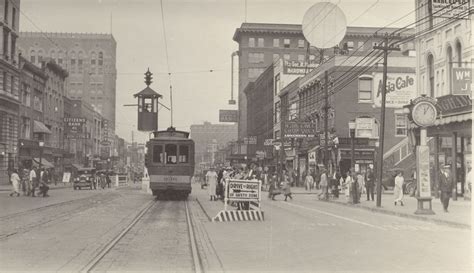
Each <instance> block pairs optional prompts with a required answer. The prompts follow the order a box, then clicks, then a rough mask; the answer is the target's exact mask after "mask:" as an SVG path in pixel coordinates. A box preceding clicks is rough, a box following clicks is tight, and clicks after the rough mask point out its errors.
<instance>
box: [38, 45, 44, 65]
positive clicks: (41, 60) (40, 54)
mask: <svg viewBox="0 0 474 273" xmlns="http://www.w3.org/2000/svg"><path fill="white" fill-rule="evenodd" d="M43 54H44V53H43V50H42V49H40V50H38V64H39V65H41V63H42V62H43Z"/></svg>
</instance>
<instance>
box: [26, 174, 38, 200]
mask: <svg viewBox="0 0 474 273" xmlns="http://www.w3.org/2000/svg"><path fill="white" fill-rule="evenodd" d="M36 170H37V169H36V167H33V168H32V169H31V171H30V174H29V179H28V196H30V195H31V197H35V189H36V177H37V175H36Z"/></svg>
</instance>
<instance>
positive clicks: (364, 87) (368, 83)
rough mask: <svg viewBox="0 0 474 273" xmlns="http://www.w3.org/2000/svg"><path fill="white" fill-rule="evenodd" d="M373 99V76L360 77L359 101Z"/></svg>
mask: <svg viewBox="0 0 474 273" xmlns="http://www.w3.org/2000/svg"><path fill="white" fill-rule="evenodd" d="M371 101H372V77H367V76H365V77H360V78H359V102H371Z"/></svg>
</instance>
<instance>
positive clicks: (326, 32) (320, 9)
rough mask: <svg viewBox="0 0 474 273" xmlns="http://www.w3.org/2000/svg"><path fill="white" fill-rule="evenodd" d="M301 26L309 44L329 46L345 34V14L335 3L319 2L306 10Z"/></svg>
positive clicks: (340, 39) (334, 44) (318, 46)
mask: <svg viewBox="0 0 474 273" xmlns="http://www.w3.org/2000/svg"><path fill="white" fill-rule="evenodd" d="M302 28H303V35H304V37H305V38H306V40H307V41H308V42H309V43H310V45H312V46H315V47H317V48H321V49H323V48H331V47H334V46H336V45H338V44H339V43H340V42H341V41H342V39H343V38H344V36H345V35H346V29H347V22H346V16H345V15H344V13H343V12H342V10H341V9H340V8H339V7H338V6H337V5H334V4H332V3H330V2H320V3H317V4H314V5H313V6H312V7H311V8H309V9H308V10H307V11H306V13H305V15H304V17H303V26H302Z"/></svg>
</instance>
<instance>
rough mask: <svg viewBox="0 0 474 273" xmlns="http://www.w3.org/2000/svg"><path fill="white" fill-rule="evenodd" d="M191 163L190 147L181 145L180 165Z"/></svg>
mask: <svg viewBox="0 0 474 273" xmlns="http://www.w3.org/2000/svg"><path fill="white" fill-rule="evenodd" d="M188 162H189V147H188V146H187V145H179V163H188Z"/></svg>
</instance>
